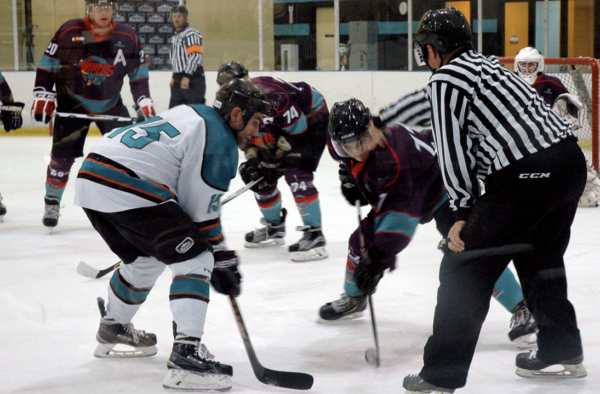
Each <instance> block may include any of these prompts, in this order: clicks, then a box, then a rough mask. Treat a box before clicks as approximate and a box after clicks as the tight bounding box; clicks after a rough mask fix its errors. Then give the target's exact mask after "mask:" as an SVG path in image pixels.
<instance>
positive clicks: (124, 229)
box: [75, 79, 270, 390]
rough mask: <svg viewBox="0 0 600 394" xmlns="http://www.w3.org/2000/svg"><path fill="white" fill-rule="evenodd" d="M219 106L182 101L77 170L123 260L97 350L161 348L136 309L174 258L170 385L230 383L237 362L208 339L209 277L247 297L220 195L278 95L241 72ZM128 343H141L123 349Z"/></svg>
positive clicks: (80, 199)
mask: <svg viewBox="0 0 600 394" xmlns="http://www.w3.org/2000/svg"><path fill="white" fill-rule="evenodd" d="M213 107H214V108H211V107H207V106H205V105H191V106H187V105H182V106H178V107H175V108H173V109H171V110H169V111H167V112H164V113H162V114H160V115H159V116H156V117H154V118H151V119H149V120H147V121H145V122H142V123H138V124H135V125H133V126H127V127H123V128H120V129H116V130H113V131H112V132H110V133H108V134H106V135H105V136H104V137H103V138H102V139H101V140H100V141H99V142H98V143H97V144H96V145H95V146H94V148H93V149H92V152H91V153H90V154H89V155H88V157H87V158H86V159H85V161H84V163H83V165H82V167H81V170H80V171H79V174H78V176H77V182H76V196H75V203H76V204H77V205H79V206H81V207H83V209H84V211H85V213H86V214H87V216H88V218H89V219H90V221H91V223H92V225H93V226H94V228H95V229H96V230H97V231H98V232H99V233H100V235H101V236H102V238H103V239H104V240H105V241H106V243H107V244H108V246H109V247H110V249H111V250H112V251H113V252H114V253H115V254H117V255H118V256H119V257H120V258H121V260H122V261H123V264H121V266H120V268H119V269H118V270H117V271H115V273H114V275H113V277H112V279H111V281H110V286H109V288H108V304H107V306H106V309H105V308H104V302H103V300H101V299H99V306H100V312H101V315H102V318H101V320H100V328H99V330H98V333H97V335H96V338H97V340H98V342H99V344H98V347H97V349H96V352H95V354H94V355H95V356H96V357H139V356H152V355H154V354H156V347H155V345H156V336H155V335H154V334H150V333H146V332H144V331H140V330H135V329H134V328H133V325H132V324H131V320H132V319H133V316H134V315H135V313H136V312H137V310H138V309H139V307H140V306H141V304H142V303H143V302H144V301H145V300H146V297H147V296H148V294H149V292H150V290H151V289H152V286H153V285H154V283H155V281H156V280H157V278H158V277H159V276H160V275H161V274H162V272H163V271H164V270H165V267H166V266H169V267H170V268H171V271H172V276H173V282H172V284H171V288H170V294H169V300H170V307H171V312H172V315H173V322H174V335H175V341H174V344H173V351H172V353H171V356H170V358H169V362H168V363H167V367H168V368H169V373H168V374H167V377H166V378H165V380H164V381H163V386H164V387H166V388H173V389H185V390H192V389H194V390H228V389H229V388H231V380H230V377H231V376H232V375H233V369H232V368H231V366H229V365H225V364H220V363H218V362H216V361H214V360H213V358H214V356H212V355H211V354H210V353H209V352H208V350H207V348H206V346H205V345H204V344H203V343H201V342H200V341H201V338H202V335H203V331H204V323H205V319H206V311H207V306H208V301H209V290H210V286H209V283H211V284H212V285H213V287H214V288H215V290H217V291H218V292H220V293H223V294H228V295H234V296H237V295H238V294H239V292H240V280H241V276H240V274H239V272H238V270H237V264H238V259H237V256H236V253H235V251H232V250H228V247H227V244H226V242H225V240H224V237H223V234H222V232H221V224H220V211H221V203H220V199H221V197H222V195H223V194H224V193H225V192H226V191H227V190H228V188H229V183H230V181H231V179H232V178H234V177H235V175H236V171H237V165H238V155H239V153H238V145H242V144H244V143H245V142H247V141H248V140H249V139H250V138H251V137H253V136H256V135H257V134H258V129H259V126H260V123H261V121H262V118H263V117H264V115H265V114H268V113H269V111H270V105H269V102H268V100H267V98H266V96H265V95H264V93H262V92H261V91H260V90H259V89H258V88H257V87H256V86H255V85H254V84H253V83H252V82H250V81H247V80H243V79H233V80H231V81H230V82H228V83H227V84H225V85H223V87H221V89H219V91H218V92H217V95H216V99H215V102H214V104H213ZM117 344H124V345H129V346H130V347H132V350H127V351H120V350H117V349H115V348H114V347H115V345H117Z"/></svg>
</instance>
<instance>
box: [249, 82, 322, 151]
mask: <svg viewBox="0 0 600 394" xmlns="http://www.w3.org/2000/svg"><path fill="white" fill-rule="evenodd" d="M252 82H253V83H254V84H255V85H256V86H258V87H259V88H260V89H261V90H262V91H263V92H264V93H265V94H266V95H267V97H268V98H269V102H270V103H271V114H270V115H269V116H265V117H264V118H263V124H262V125H261V128H260V134H259V136H258V137H255V138H253V139H252V140H251V143H252V145H255V146H260V147H262V148H267V149H271V148H274V146H275V144H276V142H277V138H279V136H284V137H285V138H286V140H287V141H288V142H289V144H290V145H291V146H292V151H293V150H294V148H296V147H297V146H298V145H301V144H305V143H307V142H310V141H311V140H310V138H309V139H306V140H305V137H306V136H307V135H310V130H311V129H313V128H314V127H318V128H319V129H323V128H325V129H326V127H327V122H328V121H329V110H328V108H327V103H326V102H325V99H324V98H323V95H322V94H321V93H319V92H318V91H317V90H316V89H315V88H313V87H312V86H310V85H309V84H307V83H305V82H286V81H284V80H281V79H279V78H273V77H256V78H252Z"/></svg>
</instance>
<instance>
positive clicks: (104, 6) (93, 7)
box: [85, 1, 117, 16]
mask: <svg viewBox="0 0 600 394" xmlns="http://www.w3.org/2000/svg"><path fill="white" fill-rule="evenodd" d="M104 10H113V11H114V12H117V4H116V3H115V2H114V1H100V2H97V3H88V4H87V5H86V9H85V12H86V14H87V15H88V16H90V14H91V13H92V12H94V11H104Z"/></svg>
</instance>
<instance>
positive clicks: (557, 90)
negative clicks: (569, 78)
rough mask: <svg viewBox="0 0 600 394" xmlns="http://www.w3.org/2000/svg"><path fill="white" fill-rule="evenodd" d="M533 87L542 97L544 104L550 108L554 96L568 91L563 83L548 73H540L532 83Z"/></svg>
mask: <svg viewBox="0 0 600 394" xmlns="http://www.w3.org/2000/svg"><path fill="white" fill-rule="evenodd" d="M531 86H533V88H534V89H535V90H536V91H537V92H538V94H539V95H540V96H542V98H543V99H544V101H545V102H546V104H548V105H549V106H550V108H552V106H553V105H554V101H556V98H557V97H558V96H560V95H561V94H563V93H569V91H568V90H567V88H565V85H563V84H562V82H561V81H560V79H558V78H556V77H552V76H550V75H546V74H542V75H540V76H538V78H537V79H536V80H535V82H534V83H533V85H531Z"/></svg>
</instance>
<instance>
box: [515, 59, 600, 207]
mask: <svg viewBox="0 0 600 394" xmlns="http://www.w3.org/2000/svg"><path fill="white" fill-rule="evenodd" d="M544 68H545V66H544V56H543V55H542V54H541V52H540V51H538V50H537V49H535V48H533V47H526V48H523V49H521V50H520V51H519V53H518V54H517V56H515V62H514V70H515V72H516V73H517V74H518V75H519V76H520V77H521V78H523V79H524V80H525V81H527V82H528V83H529V84H530V85H531V86H532V87H533V88H534V89H535V90H536V91H537V92H538V94H539V95H540V96H541V97H542V98H543V99H544V101H545V102H546V104H548V105H549V106H550V107H552V110H553V111H554V112H555V113H557V114H558V115H560V116H561V117H563V118H564V119H565V120H566V121H567V122H569V123H570V124H571V127H572V128H573V131H576V130H579V129H581V128H582V127H583V126H584V124H585V121H586V118H587V108H586V105H585V104H584V103H583V102H582V101H581V99H580V98H579V97H577V96H576V95H575V94H572V93H570V92H569V91H568V90H567V88H566V87H565V86H564V85H563V83H562V82H561V80H560V79H559V78H556V77H553V76H550V75H547V74H544ZM587 167H588V172H587V183H586V185H585V190H584V191H583V194H582V195H581V198H580V199H579V206H580V207H597V206H598V205H599V203H600V179H598V173H597V172H596V170H595V169H594V167H593V165H592V162H591V161H590V160H588V162H587Z"/></svg>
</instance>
